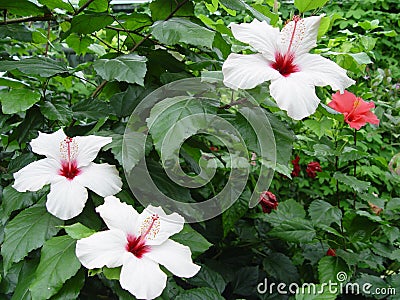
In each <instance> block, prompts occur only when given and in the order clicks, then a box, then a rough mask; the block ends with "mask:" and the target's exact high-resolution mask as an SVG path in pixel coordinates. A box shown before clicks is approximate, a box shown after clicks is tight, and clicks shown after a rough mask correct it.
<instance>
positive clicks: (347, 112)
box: [328, 91, 379, 130]
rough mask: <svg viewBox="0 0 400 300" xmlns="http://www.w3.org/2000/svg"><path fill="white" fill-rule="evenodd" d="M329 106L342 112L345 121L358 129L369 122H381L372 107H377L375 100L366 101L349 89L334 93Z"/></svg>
mask: <svg viewBox="0 0 400 300" xmlns="http://www.w3.org/2000/svg"><path fill="white" fill-rule="evenodd" d="M328 106H329V107H331V108H333V109H334V110H336V111H338V112H340V113H342V114H343V115H344V121H345V122H346V123H347V124H349V125H350V127H351V128H355V129H356V130H359V129H360V128H361V127H362V126H364V125H365V124H367V123H370V124H376V125H378V124H379V119H378V118H377V116H376V115H375V114H374V113H373V112H372V111H371V108H374V107H375V104H374V102H372V101H371V102H366V101H364V100H363V99H361V98H360V97H356V95H354V94H353V93H350V92H348V91H344V93H343V94H340V93H339V92H336V93H335V94H333V95H332V101H331V102H329V104H328Z"/></svg>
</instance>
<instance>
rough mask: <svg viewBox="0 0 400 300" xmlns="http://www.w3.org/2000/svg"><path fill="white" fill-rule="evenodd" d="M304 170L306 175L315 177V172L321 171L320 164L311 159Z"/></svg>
mask: <svg viewBox="0 0 400 300" xmlns="http://www.w3.org/2000/svg"><path fill="white" fill-rule="evenodd" d="M306 172H307V175H308V177H311V178H315V177H316V176H317V172H322V169H321V165H320V164H319V162H317V161H312V162H310V163H309V164H308V165H307V169H306Z"/></svg>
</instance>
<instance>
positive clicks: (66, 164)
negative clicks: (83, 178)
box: [58, 137, 81, 180]
mask: <svg viewBox="0 0 400 300" xmlns="http://www.w3.org/2000/svg"><path fill="white" fill-rule="evenodd" d="M77 153H78V144H77V143H76V141H75V140H74V139H73V138H70V137H66V138H65V139H64V140H63V141H62V142H61V143H60V154H61V169H60V170H59V171H58V174H59V175H61V176H64V177H66V178H67V179H69V180H72V179H74V177H75V176H77V175H79V173H80V172H81V170H80V169H79V168H78V163H77V162H76V159H75V158H76V155H77Z"/></svg>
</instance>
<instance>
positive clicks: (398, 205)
mask: <svg viewBox="0 0 400 300" xmlns="http://www.w3.org/2000/svg"><path fill="white" fill-rule="evenodd" d="M386 209H387V210H400V198H392V199H390V201H389V202H388V203H387V204H386Z"/></svg>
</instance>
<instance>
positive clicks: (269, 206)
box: [259, 191, 278, 214]
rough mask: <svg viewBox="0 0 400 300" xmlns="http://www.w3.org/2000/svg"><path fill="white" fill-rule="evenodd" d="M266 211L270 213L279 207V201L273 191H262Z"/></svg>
mask: <svg viewBox="0 0 400 300" xmlns="http://www.w3.org/2000/svg"><path fill="white" fill-rule="evenodd" d="M259 203H260V204H261V206H262V210H263V212H264V213H267V214H270V213H271V211H272V210H273V209H275V210H276V209H277V208H278V201H277V200H276V196H275V195H274V194H273V193H271V192H269V191H268V192H262V193H261V196H260V202H259Z"/></svg>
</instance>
